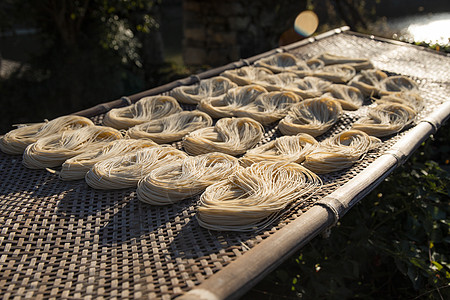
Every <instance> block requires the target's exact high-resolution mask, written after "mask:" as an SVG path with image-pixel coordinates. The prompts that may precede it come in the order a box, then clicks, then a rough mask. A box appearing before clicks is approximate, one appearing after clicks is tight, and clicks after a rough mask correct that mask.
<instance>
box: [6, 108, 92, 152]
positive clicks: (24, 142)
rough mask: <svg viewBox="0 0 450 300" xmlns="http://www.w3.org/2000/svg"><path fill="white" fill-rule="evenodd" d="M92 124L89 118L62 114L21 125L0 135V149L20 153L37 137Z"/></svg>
mask: <svg viewBox="0 0 450 300" xmlns="http://www.w3.org/2000/svg"><path fill="white" fill-rule="evenodd" d="M85 126H94V123H92V121H91V120H89V119H88V118H85V117H81V116H75V115H69V116H62V117H59V118H56V119H53V120H51V121H48V122H44V123H36V124H31V125H25V126H21V127H19V128H17V129H14V130H11V131H10V132H8V133H6V134H5V135H4V136H2V137H0V150H2V151H3V152H5V153H7V154H22V153H23V151H24V150H25V148H26V147H27V146H28V145H30V144H32V143H34V142H36V141H37V140H38V139H40V138H43V137H46V136H50V135H52V134H56V133H59V132H63V131H67V130H75V129H79V128H81V127H85Z"/></svg>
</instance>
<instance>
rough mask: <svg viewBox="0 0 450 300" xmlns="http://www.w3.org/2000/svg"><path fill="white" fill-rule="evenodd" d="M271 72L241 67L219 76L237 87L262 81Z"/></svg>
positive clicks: (264, 69) (257, 68) (258, 68)
mask: <svg viewBox="0 0 450 300" xmlns="http://www.w3.org/2000/svg"><path fill="white" fill-rule="evenodd" d="M272 74H273V73H272V71H270V70H269V69H266V68H260V67H252V66H248V67H242V68H239V69H233V70H227V71H225V72H223V73H222V74H220V75H221V76H224V77H226V78H228V79H230V80H231V81H233V82H235V83H237V84H238V85H250V84H254V83H255V82H257V81H259V80H261V79H263V78H264V77H266V76H267V75H272Z"/></svg>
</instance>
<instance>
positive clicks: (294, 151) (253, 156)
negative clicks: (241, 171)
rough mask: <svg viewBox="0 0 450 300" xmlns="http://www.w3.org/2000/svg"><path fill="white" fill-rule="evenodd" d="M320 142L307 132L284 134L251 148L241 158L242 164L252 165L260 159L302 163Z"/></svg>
mask: <svg viewBox="0 0 450 300" xmlns="http://www.w3.org/2000/svg"><path fill="white" fill-rule="evenodd" d="M317 145H318V142H317V141H316V139H314V138H313V137H312V136H310V135H309V134H306V133H300V134H298V135H294V136H282V137H279V138H277V139H275V140H273V141H271V142H269V143H267V144H264V145H262V146H259V147H256V148H253V149H250V150H248V151H247V153H245V155H244V156H243V157H242V158H241V159H240V161H241V163H242V165H244V166H247V167H248V166H250V165H252V164H254V163H257V162H260V161H283V162H295V163H301V162H302V161H303V160H304V159H305V156H306V155H308V154H309V153H311V152H312V151H313V150H314V149H316V147H317Z"/></svg>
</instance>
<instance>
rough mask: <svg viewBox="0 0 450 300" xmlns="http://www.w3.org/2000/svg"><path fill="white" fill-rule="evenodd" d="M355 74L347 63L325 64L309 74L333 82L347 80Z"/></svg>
mask: <svg viewBox="0 0 450 300" xmlns="http://www.w3.org/2000/svg"><path fill="white" fill-rule="evenodd" d="M355 75H356V70H355V68H353V67H352V66H349V65H331V66H325V67H323V68H321V69H319V70H316V71H314V72H313V73H312V74H311V76H314V77H319V78H322V79H325V80H328V81H332V82H335V83H345V82H348V81H349V80H350V79H352V78H353V77H354V76H355Z"/></svg>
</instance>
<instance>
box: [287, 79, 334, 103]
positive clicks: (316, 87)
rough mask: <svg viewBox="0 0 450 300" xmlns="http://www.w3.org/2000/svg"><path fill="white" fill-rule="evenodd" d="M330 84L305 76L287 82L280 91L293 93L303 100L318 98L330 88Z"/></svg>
mask: <svg viewBox="0 0 450 300" xmlns="http://www.w3.org/2000/svg"><path fill="white" fill-rule="evenodd" d="M331 84H332V83H331V82H330V81H327V80H323V79H321V78H318V77H312V76H307V77H305V78H303V79H297V80H294V81H292V82H288V83H286V84H285V85H283V86H281V87H280V90H281V91H289V92H293V93H295V94H297V95H299V96H300V97H302V98H303V99H308V98H315V97H320V96H322V94H323V93H324V92H325V91H326V90H327V89H328V88H329V87H330V86H331Z"/></svg>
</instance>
